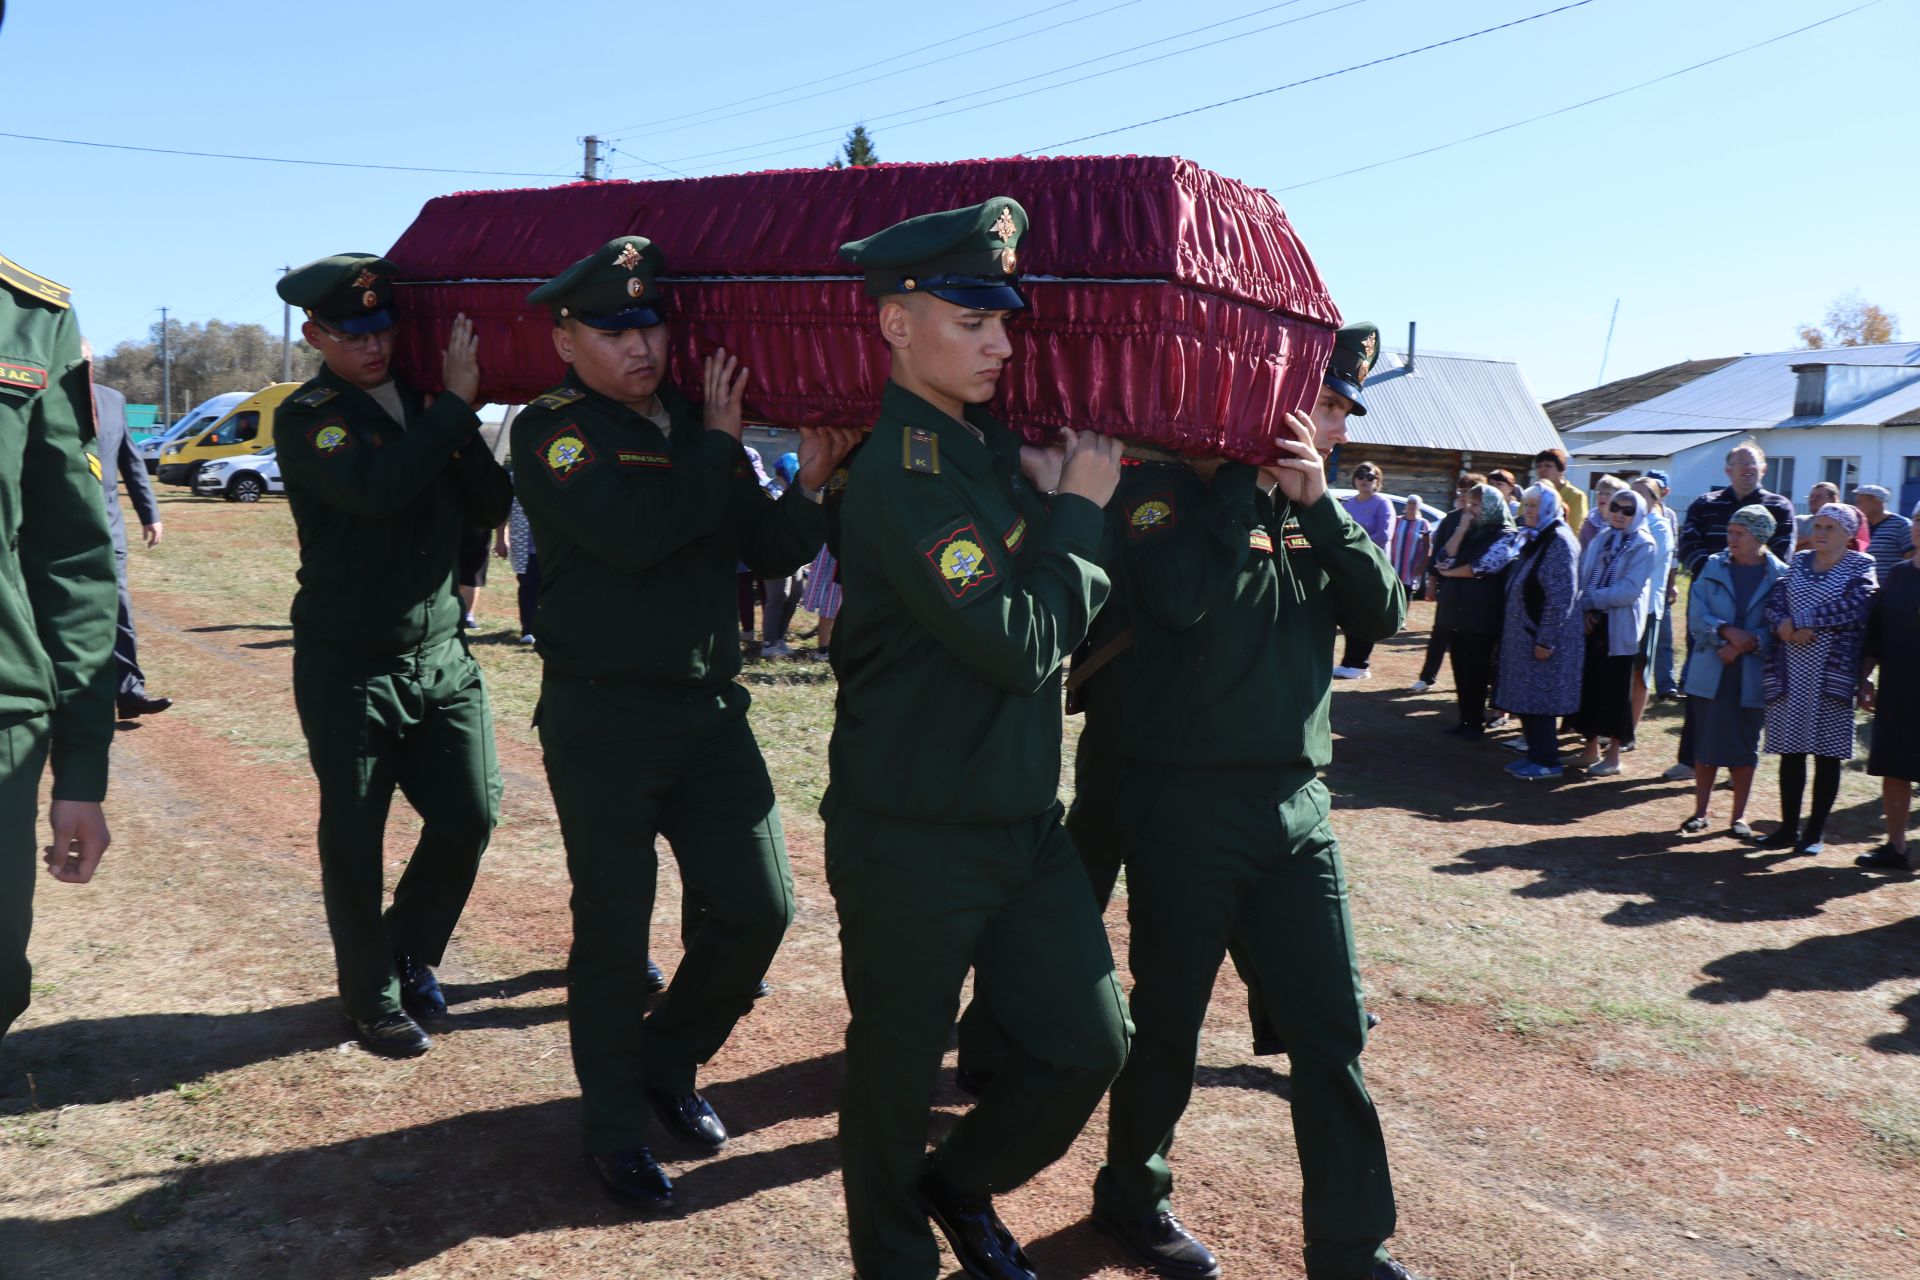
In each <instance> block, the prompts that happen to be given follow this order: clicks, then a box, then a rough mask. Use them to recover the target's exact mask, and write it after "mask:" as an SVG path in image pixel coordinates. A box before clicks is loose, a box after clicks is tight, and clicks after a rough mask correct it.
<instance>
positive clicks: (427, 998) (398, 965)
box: [393, 955, 447, 1021]
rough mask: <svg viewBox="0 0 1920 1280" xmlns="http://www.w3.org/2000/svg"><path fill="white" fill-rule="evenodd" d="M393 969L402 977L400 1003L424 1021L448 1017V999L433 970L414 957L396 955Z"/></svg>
mask: <svg viewBox="0 0 1920 1280" xmlns="http://www.w3.org/2000/svg"><path fill="white" fill-rule="evenodd" d="M393 967H394V969H395V970H396V971H397V972H398V973H399V975H400V1003H401V1005H402V1006H403V1007H405V1009H406V1011H407V1012H408V1013H410V1014H412V1015H413V1016H414V1017H415V1018H418V1019H420V1020H422V1021H424V1020H426V1019H428V1018H444V1017H446V1016H447V998H446V996H445V995H443V994H441V991H440V980H439V979H438V978H436V977H434V976H433V970H432V969H430V968H428V967H427V966H426V965H425V964H423V963H421V962H420V961H418V960H415V959H414V958H413V957H412V956H406V955H396V956H394V958H393Z"/></svg>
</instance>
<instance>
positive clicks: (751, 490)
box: [513, 236, 857, 1207]
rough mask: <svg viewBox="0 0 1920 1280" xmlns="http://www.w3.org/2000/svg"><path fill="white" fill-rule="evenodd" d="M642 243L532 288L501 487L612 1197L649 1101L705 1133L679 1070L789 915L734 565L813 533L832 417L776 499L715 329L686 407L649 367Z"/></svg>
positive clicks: (576, 1059) (648, 1195)
mask: <svg viewBox="0 0 1920 1280" xmlns="http://www.w3.org/2000/svg"><path fill="white" fill-rule="evenodd" d="M661 270H662V256H661V253H660V251H659V249H658V248H656V247H655V246H654V245H653V244H652V243H651V242H649V241H647V240H645V239H643V238H641V237H638V236H622V237H620V238H619V239H617V240H614V241H611V242H610V243H608V244H607V245H605V246H603V247H602V248H601V249H599V250H597V251H596V252H594V253H592V254H590V255H588V256H587V257H585V258H583V259H581V260H580V261H579V262H577V263H575V264H574V265H573V266H572V267H569V268H568V269H567V270H566V271H564V272H562V273H561V274H560V275H558V276H556V277H554V278H553V279H552V280H549V281H548V282H547V283H546V284H543V285H541V286H540V287H539V288H538V289H535V290H534V291H533V293H532V294H531V295H529V297H530V300H531V301H533V302H537V303H542V304H544V305H546V306H547V307H548V308H549V309H550V311H551V313H552V316H553V322H554V329H553V342H554V348H555V350H556V351H558V353H559V355H560V358H561V359H562V360H564V361H566V363H567V364H568V365H570V366H571V369H570V371H569V372H568V374H567V377H566V381H564V382H563V383H561V384H560V385H559V386H557V387H555V388H553V389H552V390H551V391H548V392H546V393H545V394H543V395H541V396H539V397H538V398H536V399H535V400H534V402H533V403H532V404H531V405H530V406H529V407H528V408H527V410H526V411H525V412H523V413H522V414H521V415H520V416H519V417H518V418H516V419H515V420H514V424H513V457H514V463H515V472H516V476H517V478H518V484H519V497H520V504H521V506H522V507H524V508H525V510H526V513H527V518H528V520H529V521H531V523H532V526H533V541H534V546H535V547H536V549H537V550H538V553H539V556H540V604H539V625H537V626H536V627H535V628H534V634H535V635H536V636H538V637H539V640H538V642H537V643H538V646H539V652H540V656H541V657H542V658H543V659H544V660H545V664H546V669H545V676H544V679H543V681H542V683H541V686H540V710H539V713H538V717H537V718H538V723H539V728H540V745H541V748H542V750H543V752H544V753H545V756H546V769H547V781H548V785H549V786H550V787H551V788H552V791H553V801H554V806H555V808H556V809H557V810H558V811H559V815H560V834H561V837H562V839H563V840H564V841H565V843H566V848H567V871H568V874H569V875H570V876H571V877H572V880H573V930H574V937H573V951H572V954H571V956H570V957H569V959H568V964H567V983H568V990H567V1017H568V1020H569V1023H570V1026H571V1029H572V1034H573V1063H574V1071H575V1073H576V1074H577V1075H578V1076H579V1079H580V1095H581V1101H582V1103H583V1107H584V1112H585V1130H586V1131H585V1145H586V1153H587V1156H588V1157H589V1162H590V1163H591V1165H592V1167H593V1169H594V1171H595V1172H596V1173H597V1175H598V1176H599V1178H600V1180H601V1183H602V1185H603V1186H604V1187H605V1188H606V1190H607V1192H608V1193H609V1194H610V1195H611V1196H613V1197H614V1198H615V1199H617V1200H620V1201H622V1202H624V1203H628V1204H633V1205H636V1206H640V1207H655V1206H664V1205H667V1204H670V1203H671V1202H672V1195H673V1191H672V1185H671V1183H670V1182H669V1181H668V1179H667V1177H666V1175H665V1174H664V1173H662V1172H661V1170H660V1168H659V1166H658V1164H656V1163H655V1161H654V1159H653V1155H652V1153H651V1151H650V1150H649V1148H648V1146H647V1145H646V1139H647V1133H648V1127H649V1120H648V1112H649V1110H651V1111H652V1113H653V1115H654V1117H656V1118H657V1119H658V1121H659V1122H660V1123H661V1125H662V1126H664V1127H665V1128H666V1129H667V1131H668V1132H669V1133H671V1134H673V1135H674V1136H675V1137H677V1138H679V1139H680V1140H681V1141H682V1142H684V1143H686V1144H688V1145H690V1146H693V1147H694V1148H696V1149H698V1150H700V1151H702V1152H706V1153H711V1152H715V1151H718V1150H719V1149H720V1148H721V1147H722V1146H723V1145H725V1143H726V1140H727V1131H726V1127H725V1125H723V1124H722V1123H721V1121H720V1118H719V1117H718V1116H717V1115H715V1114H714V1111H713V1108H712V1107H711V1106H709V1105H708V1103H707V1101H706V1099H704V1098H703V1097H701V1096H700V1094H699V1093H698V1092H696V1091H695V1087H694V1083H695V1081H694V1078H695V1072H696V1069H697V1068H698V1067H699V1065H700V1064H701V1063H703V1062H706V1061H707V1060H708V1059H710V1058H711V1057H713V1055H714V1054H715V1053H716V1052H718V1051H719V1049H720V1046H721V1045H722V1044H723V1043H725V1041H726V1039H727V1036H728V1035H729V1034H730V1033H731V1032H732V1030H733V1026H734V1023H735V1022H737V1021H738V1020H739V1019H740V1017H741V1016H742V1015H743V1014H745V1013H746V1012H747V1010H748V1008H749V1007H750V1006H751V1005H752V1003H753V998H754V991H755V988H756V987H757V986H758V984H759V982H760V980H761V978H762V977H763V976H765V974H766V972H767V966H768V964H769V963H770V962H771V960H772V959H773V954H774V951H775V950H776V949H777V948H778V947H779V945H780V939H781V937H782V935H783V934H784V933H785V932H786V928H787V925H788V923H789V922H791V920H792V918H793V878H792V874H791V873H790V872H789V871H788V868H787V854H786V846H785V842H784V838H783V836H782V834H781V828H780V814H779V810H778V809H777V808H776V807H775V804H774V795H773V783H772V781H771V780H770V779H769V777H768V774H767V767H766V763H765V761H764V760H762V758H761V755H760V748H759V745H758V744H757V743H756V742H755V741H754V737H753V731H752V729H751V728H749V727H748V724H747V704H748V702H749V701H750V699H749V698H748V695H747V691H746V688H745V687H744V686H743V685H741V684H739V683H738V682H736V681H735V679H734V677H735V676H737V675H738V674H739V673H740V644H739V621H738V619H737V618H736V616H735V611H734V570H735V566H736V564H737V563H738V562H740V561H745V562H746V564H747V566H748V567H749V568H750V569H751V570H752V571H753V572H755V573H757V574H763V575H766V576H770V577H772V576H779V575H783V574H788V573H791V572H793V571H794V570H795V569H797V568H798V567H799V566H801V565H803V564H805V563H806V562H807V561H808V560H810V559H812V558H813V555H814V553H815V552H816V551H817V550H818V549H819V547H820V543H821V541H822V540H823V539H824V538H825V537H826V518H825V515H824V513H823V511H822V508H821V506H820V499H821V491H822V489H823V487H824V486H825V484H826V482H827V477H828V476H829V475H830V474H831V473H832V471H833V468H834V467H835V466H836V465H837V464H838V462H839V460H840V458H841V457H842V456H843V455H844V454H845V453H846V451H847V450H848V449H849V448H850V447H851V446H852V445H853V443H854V440H855V437H856V435H857V433H856V432H854V431H852V430H810V431H807V432H805V433H803V435H802V443H801V447H800V473H799V477H798V483H796V484H795V485H794V486H793V487H792V488H790V489H789V490H788V491H787V493H786V495H785V496H784V497H783V498H781V499H780V500H779V501H777V502H776V501H774V500H772V499H770V498H768V497H767V495H766V493H765V492H764V491H763V490H762V489H761V488H760V486H759V484H758V483H757V481H756V480H755V478H754V475H753V469H752V467H751V466H750V465H749V464H748V461H747V456H746V452H745V450H744V449H743V448H742V446H741V443H740V435H741V419H740V406H741V393H742V391H743V389H744V388H745V385H746V378H747V371H746V370H745V369H742V368H739V367H738V361H737V360H736V359H734V358H733V357H731V356H728V355H727V353H726V352H725V351H724V350H722V351H720V352H717V353H716V354H715V355H714V356H713V357H711V358H710V359H709V360H708V361H707V364H706V370H705V383H706V386H705V392H706V396H705V405H704V408H702V407H698V406H696V405H694V404H693V403H692V401H690V400H689V399H688V398H687V397H686V396H685V395H683V394H682V393H681V392H680V391H679V390H678V389H677V388H676V387H674V386H673V385H672V384H671V383H668V382H667V381H665V376H666V372H667V327H666V307H665V303H664V301H663V299H662V297H661V294H660V291H659V289H658V287H657V286H656V284H655V277H656V276H657V275H658V274H659V272H660V271H661ZM657 835H658V836H665V837H666V838H667V841H668V843H669V845H670V846H671V847H672V850H673V856H674V858H675V860H676V861H677V862H678V863H679V867H680V877H681V883H682V885H683V886H684V888H685V891H686V892H687V893H688V894H691V895H695V896H696V897H697V898H698V900H699V902H700V903H701V904H702V906H703V908H704V911H703V914H702V916H701V918H700V922H699V925H698V930H697V932H696V933H695V934H694V936H693V938H692V939H691V941H690V942H689V944H688V946H687V950H686V955H685V957H684V958H683V959H682V960H681V962H680V967H679V969H678V970H676V971H675V973H674V975H673V984H672V985H671V986H670V987H668V988H667V991H666V994H665V995H664V996H663V997H661V999H660V1001H659V1003H658V1004H657V1005H656V1006H655V1008H654V1010H653V1012H652V1013H651V1014H646V1013H645V1000H646V997H647V994H648V991H649V983H648V978H647V931H648V923H649V921H650V919H651V917H652V914H653V902H654V881H655V877H656V874H657V872H658V858H657V855H656V854H655V852H654V839H655V837H656V836H657Z"/></svg>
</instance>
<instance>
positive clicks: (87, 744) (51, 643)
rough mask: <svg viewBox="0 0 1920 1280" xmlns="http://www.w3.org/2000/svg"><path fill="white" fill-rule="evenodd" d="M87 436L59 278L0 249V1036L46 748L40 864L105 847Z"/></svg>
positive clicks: (111, 613)
mask: <svg viewBox="0 0 1920 1280" xmlns="http://www.w3.org/2000/svg"><path fill="white" fill-rule="evenodd" d="M92 435H93V399H92V396H91V394H90V393H89V390H88V385H87V367H86V365H85V363H83V361H82V359H81V355H80V325H79V322H78V321H77V320H76V319H75V318H74V314H73V311H72V310H71V309H70V297H69V295H68V293H67V290H65V289H64V288H62V287H61V286H59V285H57V284H55V283H54V282H53V281H51V280H48V279H47V278H45V277H44V276H39V275H35V274H34V273H33V272H31V271H28V270H27V269H26V268H25V267H21V266H18V265H16V264H15V263H12V262H9V261H8V260H7V259H5V258H0V537H3V538H4V539H5V543H4V548H3V549H0V557H4V559H0V857H4V859H5V861H4V865H0V1036H4V1035H5V1034H6V1033H7V1028H8V1027H10V1026H12V1025H13V1020H14V1019H15V1018H17V1017H19V1016H20V1014H21V1013H22V1011H24V1010H25V1009H26V1007H27V1000H28V993H29V991H30V990H31V987H32V977H33V970H32V968H31V967H30V966H29V965H28V963H27V935H28V934H29V933H30V932H31V931H32V929H33V885H34V865H33V853H32V850H33V848H34V846H35V844H36V843H37V842H36V841H35V839H34V825H35V821H36V815H37V812H38V807H39V800H40V774H41V771H42V769H43V768H44V767H45V766H46V765H47V763H48V762H49V761H51V762H52V765H53V806H52V808H51V809H50V810H49V812H48V815H47V816H48V819H49V822H50V824H51V826H52V837H53V838H52V839H51V840H50V841H49V842H48V843H47V845H46V846H45V862H46V864H47V870H48V871H49V872H51V873H52V875H53V878H54V879H56V880H59V881H61V882H62V883H65V884H85V883H86V882H87V881H88V880H91V879H92V878H93V873H94V869H95V868H96V867H98V866H99V865H100V857H101V855H102V854H104V853H105V852H106V849H107V839H108V837H107V820H106V817H105V815H104V814H103V813H102V811H101V807H100V805H101V801H102V800H103V799H104V798H105V796H106V794H107V747H108V745H109V744H110V743H111V742H112V741H113V700H114V668H113V637H114V628H115V620H116V619H117V617H118V614H119V591H118V587H117V586H116V585H115V579H114V570H113V541H112V539H111V538H109V537H108V535H107V520H106V515H105V514H104V512H103V511H102V510H101V507H100V478H99V473H98V472H97V471H95V470H93V468H92V465H90V463H89V456H88V454H87V453H86V451H85V448H84V445H85V443H86V441H87V440H88V439H89V438H90V437H91V436H92ZM93 465H97V464H93Z"/></svg>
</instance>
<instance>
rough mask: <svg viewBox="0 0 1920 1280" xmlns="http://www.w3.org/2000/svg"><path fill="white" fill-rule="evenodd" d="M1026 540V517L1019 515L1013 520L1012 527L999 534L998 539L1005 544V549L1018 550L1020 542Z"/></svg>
mask: <svg viewBox="0 0 1920 1280" xmlns="http://www.w3.org/2000/svg"><path fill="white" fill-rule="evenodd" d="M1026 540H1027V518H1026V517H1025V516H1021V517H1020V518H1019V519H1018V520H1015V521H1014V522H1013V528H1011V529H1009V530H1007V531H1006V532H1005V533H1003V534H1001V535H1000V541H1002V542H1004V543H1006V544H1007V550H1009V551H1018V550H1020V544H1021V543H1023V542H1025V541H1026Z"/></svg>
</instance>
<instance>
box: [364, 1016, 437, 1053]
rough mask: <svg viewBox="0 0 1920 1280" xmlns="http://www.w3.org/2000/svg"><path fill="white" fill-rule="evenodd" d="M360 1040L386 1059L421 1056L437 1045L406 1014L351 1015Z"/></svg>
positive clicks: (371, 1050)
mask: <svg viewBox="0 0 1920 1280" xmlns="http://www.w3.org/2000/svg"><path fill="white" fill-rule="evenodd" d="M348 1021H349V1022H351V1023H353V1029H354V1031H355V1032H356V1033H357V1034H358V1035H359V1037H360V1043H361V1044H362V1045H364V1046H366V1048H367V1051H368V1052H370V1053H377V1054H379V1055H380V1056H381V1057H383V1058H417V1057H419V1056H420V1055H421V1054H423V1053H425V1052H426V1051H427V1050H429V1049H431V1048H433V1041H432V1040H431V1039H430V1038H429V1037H428V1036H427V1033H426V1032H424V1031H422V1030H421V1029H420V1024H419V1023H417V1022H415V1021H414V1020H413V1019H412V1018H410V1017H408V1016H407V1015H406V1014H404V1013H385V1014H381V1015H380V1016H379V1017H377V1018H349V1019H348Z"/></svg>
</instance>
